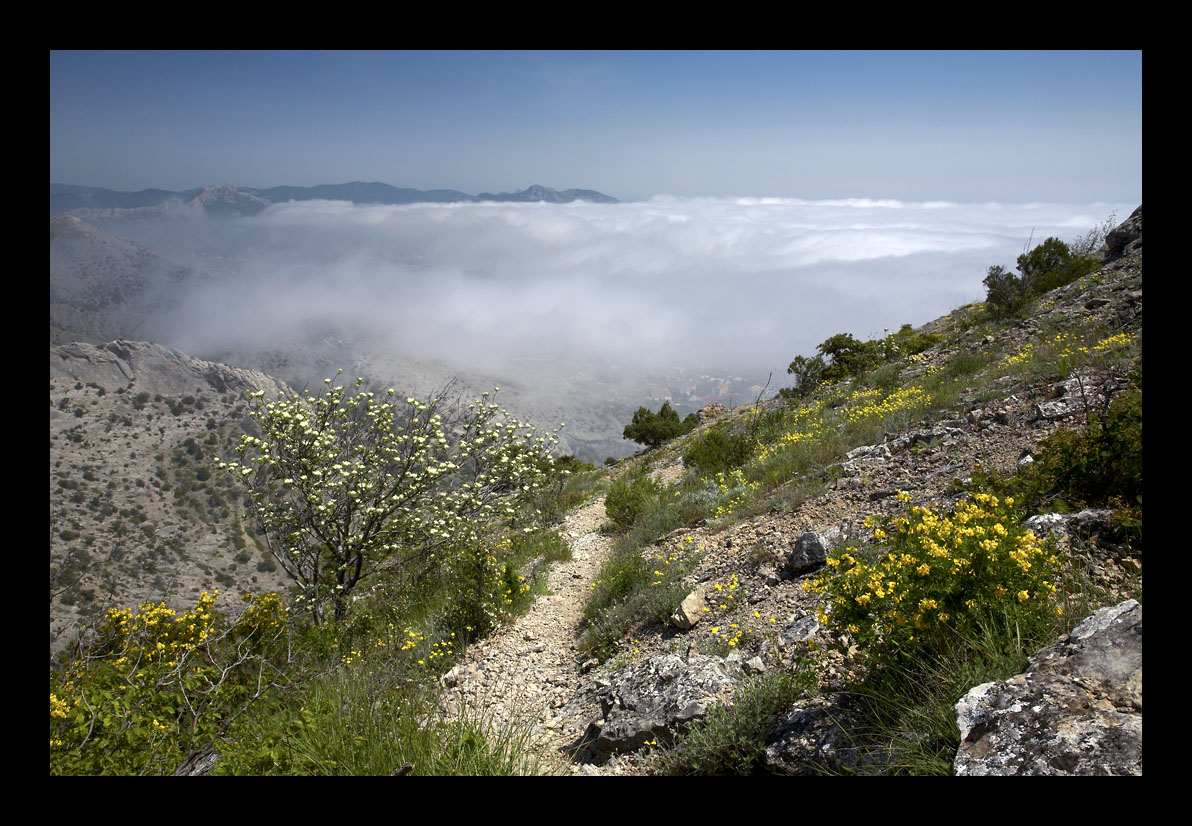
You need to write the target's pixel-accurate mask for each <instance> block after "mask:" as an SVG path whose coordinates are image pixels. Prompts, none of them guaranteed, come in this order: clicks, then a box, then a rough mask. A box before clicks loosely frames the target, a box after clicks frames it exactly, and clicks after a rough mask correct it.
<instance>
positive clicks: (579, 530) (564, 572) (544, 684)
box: [443, 497, 612, 773]
mask: <svg viewBox="0 0 1192 826" xmlns="http://www.w3.org/2000/svg"><path fill="white" fill-rule="evenodd" d="M604 519H605V513H604V497H601V498H599V499H597V500H595V501H593V502H591V503H589V504H587V505H584V506H583V507H581V508H578V509H576V510H574V511H572V512H571V513H570V514H568V515H567V517H566V518H565V520H564V523H563V526H562V529H561V530H560V533H561V535H562V536H563V537H564V538H565V539H566V540H567V541H568V543H569V545H570V547H571V559H570V560H569V561H566V562H559V563H556V564H555V565H554V567H553V568H552V570H551V571H550V573H549V575H548V581H547V586H548V588H549V591H550V594H551V595H550V596H542V597H539V598H538V599H537V600H536V601H535V603H534V605H533V606H532V607H531V608H530V611H529V612H528V613H527V614H525V615H524V616H522V617H519V618H518V619H517V620H516V621H514V622H513V623H512V624H511V625H508V626H506V627H504V628H501V629H499V630H498V631H497V632H496V633H494V634H493V635H492V636H491V637H488V638H487V639H484V640H482V641H480V642H478V643H476V644H475V645H474V646H472V647H471V648H470V649H469V650H468V652H467V654H466V655H465V656H464V658H463V660H462V661H461V662H460V663H459V664H458V665H457V666H456V667H455V668H453V669H452V670H451V671H449V672H448V673H447V675H445V677H444V678H443V681H444V683H445V685H446V686H447V694H446V698H445V704H446V707H447V708H448V710H449V711H453V712H454V711H458V710H459V708H460V707H461V706H462V705H466V706H467V707H468V708H470V709H473V710H478V711H480V712H481V713H483V714H484V715H485V716H486V717H487V718H488V719H490V720H491V721H492V722H493V723H495V724H498V725H500V724H504V723H507V722H509V721H511V720H513V719H518V720H522V721H526V720H528V721H530V722H531V723H532V725H533V727H534V738H535V740H536V741H537V745H538V747H539V749H540V751H541V753H542V755H543V757H544V759H545V760H547V761H548V762H554V761H558V762H557V765H554V766H544V767H542V768H545V769H547V770H551V769H555V770H559V771H562V772H564V773H566V772H571V773H577V772H578V771H579V767H578V766H575V765H573V764H570V763H568V762H567V761H565V760H564V759H563V756H562V751H561V750H562V749H564V748H565V747H566V746H567V745H568V744H569V743H572V742H574V741H575V740H576V739H578V738H579V736H580V735H581V734H582V733H583V731H584V729H586V728H587V726H588V723H590V722H591V721H592V720H594V719H596V718H597V717H599V716H600V708H599V706H598V705H597V704H596V703H595V702H594V701H592V700H584V699H583V698H582V697H581V696H580V691H579V690H580V688H581V687H582V686H583V685H584V684H585V683H586V682H588V681H590V679H591V677H590V676H589V677H585V676H584V675H582V674H581V673H580V665H581V663H580V661H579V650H578V648H577V647H576V641H577V639H578V637H579V632H580V623H581V621H582V619H583V605H584V600H585V598H586V596H587V594H588V588H589V586H590V585H591V584H592V582H593V581H594V580H595V578H596V575H597V573H598V572H599V570H600V566H601V565H603V564H604V561H605V560H606V559H607V558H608V555H609V553H610V551H611V548H612V541H611V539H610V538H609V537H608V536H605V535H603V534H601V533H599V532H598V529H599V527H600V525H601V524H602V523H603V522H604ZM589 706H590V707H589Z"/></svg>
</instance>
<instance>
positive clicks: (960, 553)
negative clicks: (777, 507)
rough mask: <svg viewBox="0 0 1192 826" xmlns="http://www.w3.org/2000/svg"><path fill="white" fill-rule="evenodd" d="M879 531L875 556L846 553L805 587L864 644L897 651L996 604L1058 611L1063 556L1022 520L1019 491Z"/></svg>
mask: <svg viewBox="0 0 1192 826" xmlns="http://www.w3.org/2000/svg"><path fill="white" fill-rule="evenodd" d="M874 533H875V536H877V535H881V536H884V537H885V542H884V544H883V545H882V546H881V547H882V553H881V555H880V556H879V557H878V558H877V560H876V561H874V562H867V561H865V560H863V559H858V558H857V556H856V555H854V553H853V552H850V551H847V550H846V551H844V552H843V553H839V554H836V555H833V556H831V557H829V558H828V560H827V564H828V567H827V570H826V572H825V573H824V574H823V575H821V576H819V577H817V578H815V579H814V580H811V581H810V582H809V585H808V586H807V590H813V591H816V592H818V593H821V594H824V595H825V597H826V604H825V606H824V608H823V609H822V610H821V611H820V620H821V622H824V623H825V624H827V625H830V626H832V627H833V628H834V629H836V630H837V631H840V632H845V631H847V632H848V633H850V634H851V635H852V636H853V637H854V638H855V639H856V640H857V642H859V643H861V644H862V645H873V644H879V645H881V646H883V647H887V648H899V647H902V646H905V645H907V644H912V643H915V642H918V641H921V640H922V639H923V638H925V637H926V636H927V635H928V634H929V633H930V632H932V631H933V630H935V629H938V628H939V627H940V626H945V625H947V626H955V625H958V624H963V623H965V622H967V621H968V620H970V619H974V618H975V617H976V616H977V615H978V614H979V613H981V614H987V613H989V611H990V609H996V610H998V611H1000V610H1002V609H1005V608H1007V607H1013V606H1027V607H1029V608H1035V607H1039V608H1041V609H1042V610H1049V611H1054V609H1055V604H1054V596H1055V593H1056V590H1057V587H1056V585H1055V583H1056V582H1057V581H1058V578H1059V576H1060V573H1061V566H1062V560H1061V559H1060V558H1059V557H1058V556H1057V553H1056V551H1055V550H1054V549H1053V548H1052V547H1050V546H1049V545H1048V544H1046V543H1044V542H1042V541H1041V540H1040V539H1039V538H1038V537H1036V536H1035V534H1034V533H1033V532H1031V531H1030V530H1028V529H1026V528H1024V527H1022V526H1021V525H1020V524H1019V520H1018V516H1017V513H1016V512H1015V510H1014V499H1013V498H1004V499H998V497H996V496H993V495H991V494H987V493H975V494H972V495H971V496H970V497H969V498H968V500H967V501H964V502H961V503H960V504H958V505H957V506H956V507H955V508H954V509H953V510H952V512H951V513H947V514H940V513H936V512H935V511H933V510H931V509H930V508H924V507H911V508H909V510H908V511H907V512H906V514H905V515H904V516H899V517H896V518H893V519H888V520H885V521H884V522H883V527H880V528H876V529H875V531H874ZM857 553H859V552H857Z"/></svg>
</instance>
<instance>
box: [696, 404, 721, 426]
mask: <svg viewBox="0 0 1192 826" xmlns="http://www.w3.org/2000/svg"><path fill="white" fill-rule="evenodd" d="M727 414H728V408H727V407H725V406H724V405H723V404H721V403H720V402H712V403H711V404H705V405H704V406H703V407H701V408H700V409H699V410H698V411H697V412H696V416H697V417H699V423H700V424H703V423H704V422H710V421H712V420H713V419H718V418H720V417H721V416H724V415H727Z"/></svg>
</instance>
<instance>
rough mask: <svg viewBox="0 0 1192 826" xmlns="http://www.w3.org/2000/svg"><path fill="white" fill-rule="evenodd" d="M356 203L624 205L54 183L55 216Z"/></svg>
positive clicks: (389, 190) (352, 189) (540, 190)
mask: <svg viewBox="0 0 1192 826" xmlns="http://www.w3.org/2000/svg"><path fill="white" fill-rule="evenodd" d="M311 200H329V201H351V202H352V203H355V204H421V203H477V202H479V201H506V202H536V201H545V202H547V203H552V204H566V203H570V202H572V201H592V202H594V203H599V204H616V203H620V201H618V200H617V199H616V198H613V197H612V196H611V195H605V194H604V193H602V192H597V191H596V190H594V189H564V190H562V191H561V192H560V191H559V190H557V189H551V188H550V187H546V186H541V185H539V184H534V185H532V186H529V187H527V188H526V189H524V190H522V191H521V192H502V193H500V194H495V195H494V194H493V193H490V192H482V193H480V194H479V195H469V194H467V193H466V192H459V191H458V190H455V189H430V190H422V189H408V188H401V187H396V186H391V185H390V184H384V183H380V182H377V181H373V182H371V183H365V182H364V181H352V182H350V183H346V184H319V185H318V186H275V187H269V188H268V189H255V188H253V187H237V186H233V185H232V184H220V185H218V186H208V187H200V188H198V189H187V190H183V191H181V192H173V191H170V190H166V189H143V190H141V191H139V192H119V191H117V190H113V189H104V188H102V187H95V186H76V185H73V184H55V183H51V184H50V215H61V214H63V213H66V212H71V211H73V210H76V209H98V210H109V209H146V208H162V207H171V208H178V207H182V206H188V207H191V208H193V209H195V210H197V211H200V212H204V213H217V214H240V215H252V214H255V213H257V212H260V211H261V210H262V209H264V208H265V207H267V206H269V205H270V204H276V203H284V202H286V201H311Z"/></svg>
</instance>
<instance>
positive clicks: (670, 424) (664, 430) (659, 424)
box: [624, 402, 699, 448]
mask: <svg viewBox="0 0 1192 826" xmlns="http://www.w3.org/2000/svg"><path fill="white" fill-rule="evenodd" d="M697 424H699V417H698V416H696V415H695V414H694V413H691V414H689V415H688V416H687V418H686V419H683V420H681V421H680V419H679V414H678V413H676V412H675V411H674V410H673V409H672V408H671V406H670V402H663V403H662V407H661V408H660V409H659V411H658V412H657V413H654V412H651V410H650V409H649V408H648V407H639V408H638V409H637V412H636V413H634V414H633V421H632V422H630V423H629V424H627V425H625V431H624V437H625V438H626V439H632V440H633V441H635V442H637V443H638V444H643V445H646V446H647V447H650V448H655V447H658V446H659V445H661V444H662V443H663V442H666V441H669V440H671V439H673V438H675V437H676V436H682V435H683V434H684V433H690V432H691V431H692V430H694V429H695V426H696V425H697Z"/></svg>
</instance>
